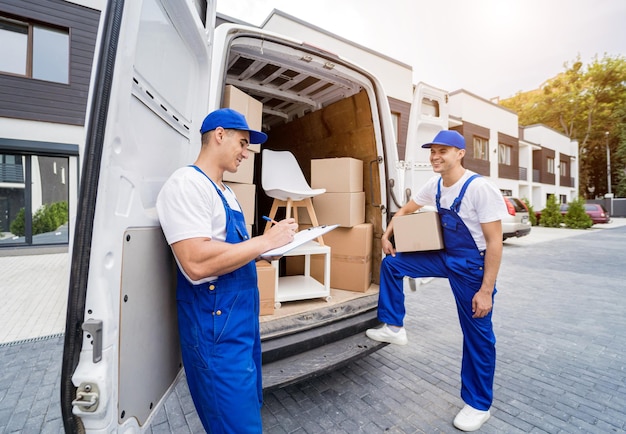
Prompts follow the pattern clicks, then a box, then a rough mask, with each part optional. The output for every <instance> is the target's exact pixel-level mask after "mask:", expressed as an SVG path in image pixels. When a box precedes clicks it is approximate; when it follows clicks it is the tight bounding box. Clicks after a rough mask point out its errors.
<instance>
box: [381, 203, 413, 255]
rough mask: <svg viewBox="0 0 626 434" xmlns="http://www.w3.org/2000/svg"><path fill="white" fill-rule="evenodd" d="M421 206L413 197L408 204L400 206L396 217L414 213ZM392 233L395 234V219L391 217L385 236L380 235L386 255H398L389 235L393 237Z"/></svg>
mask: <svg viewBox="0 0 626 434" xmlns="http://www.w3.org/2000/svg"><path fill="white" fill-rule="evenodd" d="M421 207H422V205H418V204H417V203H415V201H414V200H413V199H411V200H409V201H408V202H407V203H406V204H404V206H403V207H402V208H400V209H399V210H398V212H396V214H395V216H394V218H395V217H397V216H401V215H406V214H412V213H414V212H415V211H417V210H418V209H420V208H421ZM392 234H393V219H391V221H390V222H389V225H388V226H387V230H386V231H385V233H384V234H383V236H382V237H380V240H381V245H382V246H381V247H382V249H383V252H384V253H385V254H386V255H391V256H396V249H395V248H394V247H393V244H391V241H389V237H391V235H392Z"/></svg>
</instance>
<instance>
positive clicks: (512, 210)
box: [504, 199, 515, 216]
mask: <svg viewBox="0 0 626 434" xmlns="http://www.w3.org/2000/svg"><path fill="white" fill-rule="evenodd" d="M504 203H506V210H507V211H508V212H509V214H511V215H513V216H514V215H515V207H514V206H513V204H512V203H511V202H509V201H508V200H506V199H504Z"/></svg>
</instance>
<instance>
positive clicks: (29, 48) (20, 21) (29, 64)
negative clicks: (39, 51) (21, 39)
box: [0, 14, 71, 85]
mask: <svg viewBox="0 0 626 434" xmlns="http://www.w3.org/2000/svg"><path fill="white" fill-rule="evenodd" d="M0 21H2V22H8V23H10V24H14V25H16V26H24V27H26V28H27V31H26V38H27V40H26V71H25V73H24V74H19V73H15V72H10V71H3V70H0V74H4V75H10V76H13V77H23V78H29V79H32V80H41V81H46V82H49V83H57V84H62V85H70V78H71V71H70V66H71V65H70V63H71V60H70V57H71V46H70V45H71V34H70V29H69V28H67V27H63V26H55V25H52V24H48V23H40V22H38V21H34V20H29V19H26V18H19V17H13V16H9V15H4V14H0ZM35 28H39V29H43V30H47V31H54V32H62V33H64V34H65V35H67V46H66V47H65V48H66V50H67V51H66V52H67V62H68V63H67V65H66V69H65V72H66V74H67V75H66V77H65V78H66V80H65V81H56V80H50V79H47V78H39V77H35V76H33V67H34V58H35V56H36V53H35V49H34V46H35V43H34V34H35Z"/></svg>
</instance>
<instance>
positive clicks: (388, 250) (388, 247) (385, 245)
mask: <svg viewBox="0 0 626 434" xmlns="http://www.w3.org/2000/svg"><path fill="white" fill-rule="evenodd" d="M380 244H381V247H382V249H383V253H385V255H391V256H396V249H395V248H394V247H393V244H391V241H389V240H388V239H387V238H386V237H382V238H381V239H380Z"/></svg>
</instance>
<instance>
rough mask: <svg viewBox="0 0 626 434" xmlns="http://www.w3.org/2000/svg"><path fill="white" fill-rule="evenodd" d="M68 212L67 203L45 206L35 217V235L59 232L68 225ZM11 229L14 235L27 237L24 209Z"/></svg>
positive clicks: (12, 223) (18, 214)
mask: <svg viewBox="0 0 626 434" xmlns="http://www.w3.org/2000/svg"><path fill="white" fill-rule="evenodd" d="M67 212H68V207H67V202H66V201H62V202H55V203H52V204H50V205H47V204H43V205H42V206H41V207H40V208H39V209H38V210H37V211H35V214H34V215H33V235H37V234H43V233H45V232H52V231H55V230H57V229H58V228H59V226H61V225H63V224H65V223H67ZM9 229H10V231H11V233H12V234H13V235H16V236H18V237H23V236H25V235H26V223H25V221H24V208H22V209H20V210H19V212H18V213H17V215H16V216H15V219H14V220H13V221H12V222H11V226H10V228H9Z"/></svg>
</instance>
